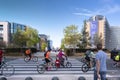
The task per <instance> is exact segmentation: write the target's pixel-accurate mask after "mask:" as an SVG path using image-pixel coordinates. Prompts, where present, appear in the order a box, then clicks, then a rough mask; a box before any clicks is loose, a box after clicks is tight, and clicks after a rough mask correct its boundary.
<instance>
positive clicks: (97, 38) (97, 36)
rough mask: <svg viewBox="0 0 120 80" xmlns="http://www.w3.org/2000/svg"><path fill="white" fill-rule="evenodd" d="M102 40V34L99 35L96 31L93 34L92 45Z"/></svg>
mask: <svg viewBox="0 0 120 80" xmlns="http://www.w3.org/2000/svg"><path fill="white" fill-rule="evenodd" d="M102 41H103V39H102V34H100V36H99V35H98V33H96V34H95V35H94V45H97V44H99V43H100V44H102Z"/></svg>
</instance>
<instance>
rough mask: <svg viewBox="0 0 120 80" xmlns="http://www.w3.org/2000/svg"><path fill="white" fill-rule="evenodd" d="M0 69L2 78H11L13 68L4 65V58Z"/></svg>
mask: <svg viewBox="0 0 120 80" xmlns="http://www.w3.org/2000/svg"><path fill="white" fill-rule="evenodd" d="M0 68H1V74H2V75H4V76H11V75H13V74H14V72H15V68H14V67H13V65H10V64H7V63H6V60H5V57H3V61H2V63H1V65H0Z"/></svg>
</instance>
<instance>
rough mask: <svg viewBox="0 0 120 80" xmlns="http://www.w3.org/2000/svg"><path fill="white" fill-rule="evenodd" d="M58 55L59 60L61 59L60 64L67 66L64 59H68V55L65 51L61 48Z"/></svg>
mask: <svg viewBox="0 0 120 80" xmlns="http://www.w3.org/2000/svg"><path fill="white" fill-rule="evenodd" d="M57 57H58V58H59V60H60V64H61V65H62V66H63V67H65V66H64V60H65V58H66V59H67V56H66V55H65V54H64V53H63V51H62V50H61V49H60V50H59V53H58V55H57ZM64 57H65V58H64Z"/></svg>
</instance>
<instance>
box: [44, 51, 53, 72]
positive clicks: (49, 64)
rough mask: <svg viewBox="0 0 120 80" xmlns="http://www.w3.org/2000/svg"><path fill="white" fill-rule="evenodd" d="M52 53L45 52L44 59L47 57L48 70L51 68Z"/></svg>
mask: <svg viewBox="0 0 120 80" xmlns="http://www.w3.org/2000/svg"><path fill="white" fill-rule="evenodd" d="M50 53H51V50H47V52H45V54H44V57H45V62H46V63H47V67H46V69H47V70H48V68H51V59H52V58H51V57H50Z"/></svg>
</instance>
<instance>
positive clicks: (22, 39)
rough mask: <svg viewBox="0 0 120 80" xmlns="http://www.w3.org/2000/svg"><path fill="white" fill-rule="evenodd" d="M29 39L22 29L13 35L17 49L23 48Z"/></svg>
mask: <svg viewBox="0 0 120 80" xmlns="http://www.w3.org/2000/svg"><path fill="white" fill-rule="evenodd" d="M27 40H28V38H27V37H26V36H25V35H24V32H23V31H22V30H21V29H19V28H18V29H17V31H16V33H14V34H13V44H14V46H15V47H23V46H24V45H25V43H26V41H27Z"/></svg>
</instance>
